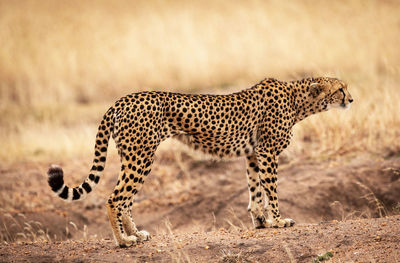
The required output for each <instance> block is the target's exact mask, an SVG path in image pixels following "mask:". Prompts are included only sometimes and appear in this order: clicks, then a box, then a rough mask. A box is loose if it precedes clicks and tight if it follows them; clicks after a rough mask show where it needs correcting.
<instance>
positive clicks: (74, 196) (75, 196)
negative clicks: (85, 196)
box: [72, 188, 81, 200]
mask: <svg viewBox="0 0 400 263" xmlns="http://www.w3.org/2000/svg"><path fill="white" fill-rule="evenodd" d="M79 197H81V195H80V194H79V193H78V191H77V190H76V189H75V188H74V189H73V196H72V200H78V199H79Z"/></svg>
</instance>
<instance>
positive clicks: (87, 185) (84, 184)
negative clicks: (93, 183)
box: [82, 182, 92, 193]
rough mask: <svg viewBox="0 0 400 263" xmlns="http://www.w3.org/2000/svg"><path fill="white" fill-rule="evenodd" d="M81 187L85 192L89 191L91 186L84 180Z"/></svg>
mask: <svg viewBox="0 0 400 263" xmlns="http://www.w3.org/2000/svg"><path fill="white" fill-rule="evenodd" d="M82 187H83V189H85V190H86V193H90V192H91V191H92V187H90V185H89V184H88V183H86V182H85V183H83V184H82Z"/></svg>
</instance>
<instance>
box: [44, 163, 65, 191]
mask: <svg viewBox="0 0 400 263" xmlns="http://www.w3.org/2000/svg"><path fill="white" fill-rule="evenodd" d="M47 175H48V176H49V179H48V182H49V185H50V187H51V189H52V190H53V191H54V192H57V191H58V190H60V189H61V187H62V186H63V185H64V173H63V170H62V169H61V167H60V166H57V165H54V164H53V165H51V166H50V168H49V170H48V171H47Z"/></svg>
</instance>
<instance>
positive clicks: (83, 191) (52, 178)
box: [47, 107, 114, 201]
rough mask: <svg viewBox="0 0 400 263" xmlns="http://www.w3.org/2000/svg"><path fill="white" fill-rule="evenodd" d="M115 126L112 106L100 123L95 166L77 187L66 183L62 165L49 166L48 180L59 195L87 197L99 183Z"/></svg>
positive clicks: (95, 148) (78, 197) (71, 198)
mask: <svg viewBox="0 0 400 263" xmlns="http://www.w3.org/2000/svg"><path fill="white" fill-rule="evenodd" d="M113 128H114V108H113V107H111V108H110V109H109V110H108V111H107V112H106V113H105V114H104V117H103V120H102V121H101V124H100V125H99V128H98V132H97V136H96V144H95V147H94V154H95V157H94V160H93V166H92V168H91V169H90V174H89V176H88V177H87V178H86V179H85V180H84V181H83V183H82V184H81V185H79V186H76V187H68V186H67V185H65V183H64V173H63V170H62V169H61V167H59V166H57V165H51V167H50V168H49V170H48V172H47V175H48V182H49V185H50V187H51V189H52V190H53V192H55V193H56V194H57V195H58V196H59V197H61V198H62V199H64V200H65V201H73V200H74V201H75V200H81V199H84V198H85V197H86V195H87V194H88V193H90V192H91V191H92V190H93V189H94V188H95V187H96V186H97V184H98V182H99V180H100V176H101V175H102V171H103V170H104V167H105V164H106V157H107V147H108V141H109V139H110V134H111V132H112V131H113Z"/></svg>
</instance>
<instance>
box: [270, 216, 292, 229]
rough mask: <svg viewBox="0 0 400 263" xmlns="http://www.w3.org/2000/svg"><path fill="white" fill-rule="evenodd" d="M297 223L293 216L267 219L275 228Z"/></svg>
mask: <svg viewBox="0 0 400 263" xmlns="http://www.w3.org/2000/svg"><path fill="white" fill-rule="evenodd" d="M295 223H296V222H295V221H294V220H293V219H291V218H285V219H273V220H271V219H268V220H267V225H268V226H269V227H274V228H283V227H291V226H294V224H295Z"/></svg>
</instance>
